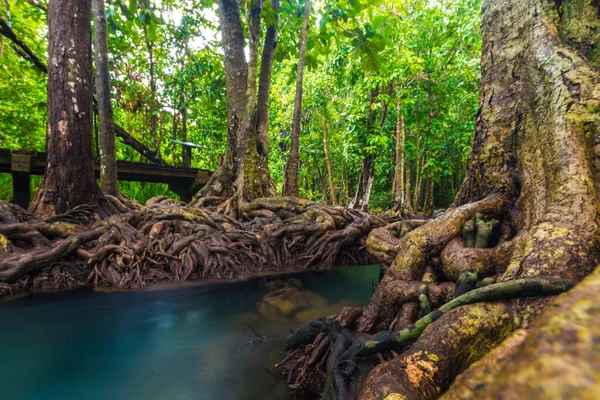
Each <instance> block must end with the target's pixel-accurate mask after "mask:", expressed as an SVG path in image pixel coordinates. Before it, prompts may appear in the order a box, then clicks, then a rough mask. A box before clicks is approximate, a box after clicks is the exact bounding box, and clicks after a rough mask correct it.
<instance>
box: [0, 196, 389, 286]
mask: <svg viewBox="0 0 600 400" xmlns="http://www.w3.org/2000/svg"><path fill="white" fill-rule="evenodd" d="M107 200H108V202H109V203H110V204H111V205H112V206H113V207H114V208H115V209H118V210H119V211H120V213H119V214H116V215H112V216H111V217H108V218H105V219H102V220H100V219H98V220H96V217H94V216H93V215H92V214H91V209H90V208H89V207H80V208H78V209H75V210H72V211H70V212H69V213H67V214H63V215H59V216H56V217H54V218H52V219H51V220H48V221H37V220H32V217H31V216H29V215H28V214H27V213H26V212H24V211H22V210H20V209H18V208H15V207H13V206H11V205H8V203H0V206H1V207H3V209H6V210H9V211H10V212H7V213H6V214H4V216H3V218H4V219H5V220H6V221H7V223H5V224H0V280H3V281H6V282H8V283H11V282H15V280H17V279H19V278H21V277H23V276H24V275H27V274H31V273H34V274H35V273H37V272H36V271H39V270H40V269H42V268H44V267H46V266H48V265H51V264H52V263H54V262H56V261H59V260H61V259H63V258H64V257H67V256H70V255H74V256H77V257H78V258H80V259H83V260H84V261H85V262H87V264H88V265H89V266H90V268H91V272H90V273H89V276H88V277H87V281H88V284H90V285H91V286H113V287H119V288H139V287H144V286H146V285H148V284H150V283H152V282H156V281H161V280H186V279H199V278H208V277H211V278H236V277H240V276H245V275H248V274H251V273H255V272H260V271H263V270H266V269H273V270H281V269H286V270H297V269H326V268H331V267H332V266H334V265H342V264H346V265H348V264H359V263H361V264H362V263H368V262H370V260H369V259H368V255H366V251H364V250H363V249H364V248H365V246H366V245H365V240H366V237H367V235H368V234H369V232H370V231H371V230H372V229H373V228H378V227H380V226H383V225H385V224H386V222H387V221H386V220H384V219H383V218H380V217H377V216H374V215H370V214H367V213H363V212H360V211H353V210H346V209H344V208H342V207H330V206H326V205H321V204H317V203H314V202H310V201H306V200H300V199H291V198H272V199H259V200H256V201H254V202H252V203H249V204H245V205H244V207H243V208H242V209H239V210H238V209H236V210H235V212H233V211H232V210H233V208H234V205H235V204H236V203H237V202H235V201H226V202H224V203H221V204H220V205H219V207H218V208H219V210H220V211H221V213H220V212H217V211H215V210H210V209H206V208H196V207H188V206H184V205H183V203H181V202H179V201H174V200H172V199H170V198H168V197H164V196H162V197H156V198H153V199H150V200H149V201H148V202H147V204H146V205H145V206H142V205H140V204H138V203H137V202H134V201H132V200H130V199H128V198H126V197H124V196H119V197H112V196H107ZM230 200H231V199H230ZM232 214H233V215H236V214H239V217H240V218H239V219H238V218H231V217H230V215H232ZM94 221H96V222H94ZM89 224H91V225H89ZM88 225H89V226H88ZM48 279H51V278H48ZM28 282H30V283H31V280H29V281H28ZM63 284H65V282H64V280H60V282H59V280H57V281H56V285H55V286H56V288H59V287H63V286H61V285H63Z"/></svg>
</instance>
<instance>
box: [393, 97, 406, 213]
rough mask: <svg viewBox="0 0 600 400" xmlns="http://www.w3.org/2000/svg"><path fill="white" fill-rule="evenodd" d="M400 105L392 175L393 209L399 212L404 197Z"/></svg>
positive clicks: (403, 132) (403, 136)
mask: <svg viewBox="0 0 600 400" xmlns="http://www.w3.org/2000/svg"><path fill="white" fill-rule="evenodd" d="M402 112H403V111H402V103H401V102H400V100H398V102H397V103H396V168H395V173H394V182H395V184H394V186H395V193H394V194H395V198H394V202H395V203H396V204H395V207H394V208H395V209H396V210H397V211H401V210H403V209H404V207H405V203H406V196H405V194H404V145H405V141H406V133H405V131H404V114H403V113H402Z"/></svg>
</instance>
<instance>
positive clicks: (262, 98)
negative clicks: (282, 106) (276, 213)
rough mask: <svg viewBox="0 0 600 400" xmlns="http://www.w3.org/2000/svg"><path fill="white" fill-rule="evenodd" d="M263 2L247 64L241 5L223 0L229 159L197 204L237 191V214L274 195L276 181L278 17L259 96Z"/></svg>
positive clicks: (254, 8) (254, 17)
mask: <svg viewBox="0 0 600 400" xmlns="http://www.w3.org/2000/svg"><path fill="white" fill-rule="evenodd" d="M272 4H273V3H272ZM275 4H276V3H275ZM262 6H263V3H262V1H261V0H256V1H254V2H252V3H250V7H251V9H250V11H249V21H248V23H249V35H250V41H249V53H250V60H249V62H248V63H247V62H246V59H245V55H244V48H245V43H244V36H243V29H242V25H241V21H240V11H239V7H238V3H237V2H236V1H233V0H219V20H220V27H221V33H222V35H223V50H224V67H225V76H226V84H227V115H228V134H227V152H226V154H225V158H224V160H223V163H222V164H221V165H220V167H219V168H218V169H217V171H215V173H213V175H212V176H211V179H210V180H209V182H208V183H207V184H206V186H205V187H204V188H203V189H202V190H201V191H200V193H199V194H198V196H197V198H196V200H195V201H194V203H193V204H194V205H197V204H203V200H201V199H202V198H203V197H206V198H208V199H210V198H215V197H217V198H221V199H222V198H227V197H230V198H231V200H232V201H233V197H232V196H233V195H234V194H235V195H236V196H235V199H236V200H237V203H236V204H235V206H231V207H230V205H231V202H229V203H228V205H227V209H228V210H229V212H230V213H232V214H234V213H236V212H237V210H238V208H239V207H242V206H243V205H244V204H247V203H249V202H251V201H252V200H254V199H256V198H259V197H264V196H268V195H273V194H274V187H275V185H274V184H273V182H272V180H271V177H270V174H269V170H268V166H267V157H268V93H269V87H270V71H271V68H272V67H271V65H272V62H273V54H270V53H269V52H272V51H274V46H275V45H276V33H277V32H276V25H275V24H276V23H277V18H275V21H274V22H272V23H271V24H270V26H269V27H267V31H269V28H272V29H271V30H270V35H269V36H268V37H267V38H265V46H266V48H265V50H266V53H267V54H266V56H265V55H264V53H263V55H264V57H263V60H262V63H263V64H262V66H261V71H262V72H264V75H261V77H260V79H259V89H258V96H257V90H256V77H257V65H258V44H259V34H260V16H261V12H262ZM259 114H260V117H259ZM259 147H260V150H259ZM259 151H260V153H259ZM234 182H235V185H234Z"/></svg>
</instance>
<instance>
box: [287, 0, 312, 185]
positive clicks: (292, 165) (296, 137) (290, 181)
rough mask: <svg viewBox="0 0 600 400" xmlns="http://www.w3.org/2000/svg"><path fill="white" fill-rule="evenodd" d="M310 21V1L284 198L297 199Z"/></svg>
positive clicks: (300, 56) (303, 34)
mask: <svg viewBox="0 0 600 400" xmlns="http://www.w3.org/2000/svg"><path fill="white" fill-rule="evenodd" d="M309 21H310V0H306V3H304V17H303V20H302V38H301V40H300V51H299V53H298V71H297V73H296V97H295V100H294V115H293V118H292V143H291V147H290V154H289V158H288V162H287V166H286V168H285V191H284V193H283V195H284V196H292V197H298V195H299V193H298V166H299V164H300V155H299V148H300V123H301V116H302V80H303V79H304V61H305V58H306V45H307V43H308V26H309Z"/></svg>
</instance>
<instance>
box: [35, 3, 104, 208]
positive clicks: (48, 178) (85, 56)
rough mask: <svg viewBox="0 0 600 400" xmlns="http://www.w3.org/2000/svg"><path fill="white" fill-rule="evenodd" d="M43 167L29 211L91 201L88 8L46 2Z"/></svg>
mask: <svg viewBox="0 0 600 400" xmlns="http://www.w3.org/2000/svg"><path fill="white" fill-rule="evenodd" d="M48 43H49V44H48V60H49V65H48V135H47V138H46V140H47V142H46V147H47V152H48V164H47V166H46V172H45V174H44V180H43V181H42V184H41V186H40V188H39V190H38V192H37V195H36V198H35V199H34V201H33V203H32V205H31V209H32V210H33V211H34V212H35V214H36V215H38V216H40V217H47V216H51V215H54V214H57V213H63V212H65V211H67V210H68V209H71V208H73V207H76V206H78V205H82V204H88V203H93V202H95V201H96V200H97V199H98V197H99V196H100V194H99V189H98V186H97V184H96V179H95V177H94V169H93V164H92V162H93V158H92V90H93V89H92V64H91V54H90V52H91V4H90V2H89V1H87V0H60V1H59V0H50V2H49V3H48Z"/></svg>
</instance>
